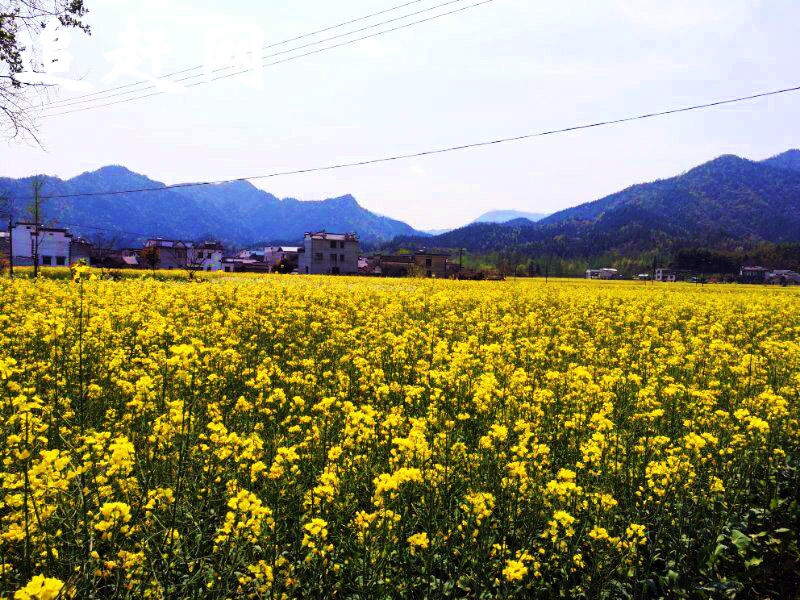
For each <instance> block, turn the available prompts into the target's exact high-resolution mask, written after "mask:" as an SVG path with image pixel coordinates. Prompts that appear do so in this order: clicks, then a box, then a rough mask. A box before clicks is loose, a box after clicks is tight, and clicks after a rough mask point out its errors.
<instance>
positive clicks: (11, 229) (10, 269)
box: [0, 196, 14, 278]
mask: <svg viewBox="0 0 800 600" xmlns="http://www.w3.org/2000/svg"><path fill="white" fill-rule="evenodd" d="M0 201H2V202H3V204H4V205H5V208H6V210H7V213H6V214H5V215H4V216H6V217H8V276H9V277H11V278H13V277H14V211H13V210H12V208H13V205H12V204H11V198H9V197H8V196H2V197H0Z"/></svg>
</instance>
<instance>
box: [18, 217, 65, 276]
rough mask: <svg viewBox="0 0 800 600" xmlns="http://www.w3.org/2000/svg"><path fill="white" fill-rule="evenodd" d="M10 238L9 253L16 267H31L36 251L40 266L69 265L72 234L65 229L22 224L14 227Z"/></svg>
mask: <svg viewBox="0 0 800 600" xmlns="http://www.w3.org/2000/svg"><path fill="white" fill-rule="evenodd" d="M12 238H13V239H12V242H11V246H12V248H11V252H12V254H13V255H14V262H15V263H16V264H18V265H33V257H34V255H36V254H37V250H38V256H39V264H40V265H42V266H45V267H63V266H68V265H69V264H70V261H71V255H70V243H71V242H72V234H71V233H69V232H68V231H67V230H66V229H60V228H54V227H43V226H42V225H39V226H36V225H35V224H34V223H24V222H23V223H17V224H16V225H15V226H14V229H13V232H12ZM37 246H38V248H37Z"/></svg>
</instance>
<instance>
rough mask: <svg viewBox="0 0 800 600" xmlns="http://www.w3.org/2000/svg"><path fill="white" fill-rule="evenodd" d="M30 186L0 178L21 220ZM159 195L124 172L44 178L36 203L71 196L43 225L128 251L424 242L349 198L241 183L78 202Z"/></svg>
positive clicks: (112, 169)
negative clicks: (178, 244) (321, 236)
mask: <svg viewBox="0 0 800 600" xmlns="http://www.w3.org/2000/svg"><path fill="white" fill-rule="evenodd" d="M31 182H32V178H25V179H3V178H0V196H1V195H3V194H7V195H9V196H11V197H12V198H15V199H16V200H15V206H14V209H15V213H16V214H17V215H18V216H22V215H23V214H24V212H25V208H26V206H27V205H28V204H29V200H28V199H27V198H30V196H31V194H32V185H31ZM151 187H155V188H160V187H164V184H162V183H159V182H157V181H152V180H150V179H148V178H147V177H145V176H144V175H139V174H137V173H133V172H132V171H129V170H128V169H126V168H125V167H119V166H109V167H103V168H102V169H99V170H97V171H94V172H91V173H83V174H82V175H78V176H77V177H74V178H72V179H69V180H66V181H63V180H61V179H58V178H56V177H44V187H43V188H42V196H52V195H77V196H76V197H72V198H51V199H46V200H44V201H43V214H44V218H45V220H46V221H48V222H50V223H53V224H60V225H63V226H65V227H68V228H70V229H71V230H72V231H74V232H76V233H78V234H81V235H85V236H88V237H97V236H99V235H102V236H104V237H105V238H106V239H109V238H116V239H117V240H118V242H119V243H134V242H136V241H138V240H140V239H142V238H143V237H150V236H159V237H164V238H177V239H184V240H194V239H199V238H204V237H208V238H214V239H219V240H221V241H223V242H224V243H226V244H227V245H232V246H244V245H248V244H252V243H255V242H267V241H282V242H296V241H299V240H300V239H302V237H303V234H304V233H305V232H306V231H311V230H321V229H326V230H328V231H355V232H357V233H358V235H359V237H360V238H361V240H363V241H364V242H365V243H367V244H374V243H377V242H380V241H383V240H387V239H391V238H393V237H395V236H398V235H424V234H422V232H418V231H416V230H414V229H413V228H412V227H410V226H409V225H407V224H406V223H403V222H401V221H396V220H394V219H390V218H388V217H383V216H380V215H376V214H374V213H371V212H370V211H368V210H366V209H365V208H363V207H361V206H360V205H359V204H358V202H357V201H356V199H355V198H353V197H352V196H350V195H347V196H342V197H340V198H330V199H328V200H319V201H300V200H296V199H293V198H287V199H284V200H280V199H278V198H276V197H275V196H273V195H272V194H269V193H267V192H264V191H262V190H259V189H258V188H256V187H254V186H253V185H251V184H250V183H247V182H235V183H225V184H218V185H208V186H200V187H187V188H173V189H158V190H156V191H150V192H143V193H136V194H125V195H107V196H106V195H103V196H80V194H86V193H91V192H104V191H113V190H121V189H137V188H151Z"/></svg>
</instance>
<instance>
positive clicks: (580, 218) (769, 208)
mask: <svg viewBox="0 0 800 600" xmlns="http://www.w3.org/2000/svg"><path fill="white" fill-rule="evenodd" d="M764 241H766V242H772V243H782V242H800V151H797V150H790V151H789V152H786V153H784V154H781V155H778V156H775V157H773V158H770V159H767V160H765V161H762V162H753V161H750V160H746V159H743V158H739V157H737V156H731V155H728V156H721V157H719V158H717V159H715V160H712V161H710V162H708V163H705V164H703V165H700V166H699V167H696V168H694V169H692V170H690V171H688V172H687V173H684V174H682V175H679V176H677V177H672V178H670V179H664V180H660V181H655V182H653V183H645V184H640V185H634V186H632V187H629V188H628V189H626V190H623V191H621V192H618V193H616V194H612V195H610V196H607V197H605V198H601V199H600V200H596V201H594V202H589V203H587V204H582V205H580V206H576V207H574V208H569V209H566V210H563V211H560V212H558V213H555V214H553V215H550V216H548V217H546V218H544V219H542V220H541V221H539V222H538V223H535V224H530V225H528V224H526V222H525V221H519V220H514V221H511V222H509V223H505V224H497V223H473V224H471V225H468V226H466V227H462V228H460V229H456V230H454V231H451V232H449V233H446V234H443V235H440V236H435V237H433V238H428V239H426V240H418V243H424V244H425V245H427V246H429V247H442V248H445V247H447V248H459V247H461V248H467V249H469V250H473V251H490V250H491V251H497V250H506V249H518V250H522V251H525V252H526V253H529V254H541V253H548V254H557V255H559V256H565V257H589V256H599V255H601V254H604V253H616V254H621V255H630V254H636V253H639V252H642V251H647V250H652V249H654V248H662V249H665V250H669V249H670V248H675V247H686V246H694V247H707V248H717V249H726V248H735V247H739V246H745V247H747V246H753V245H755V244H758V243H759V242H764ZM397 243H403V244H405V245H409V244H411V243H413V242H412V240H408V239H401V240H397Z"/></svg>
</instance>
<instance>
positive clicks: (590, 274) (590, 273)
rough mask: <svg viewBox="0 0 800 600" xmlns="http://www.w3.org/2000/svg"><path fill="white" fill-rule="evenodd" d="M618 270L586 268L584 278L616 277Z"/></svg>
mask: <svg viewBox="0 0 800 600" xmlns="http://www.w3.org/2000/svg"><path fill="white" fill-rule="evenodd" d="M618 277H619V272H618V271H617V270H616V269H610V268H603V269H586V279H617V278H618Z"/></svg>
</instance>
